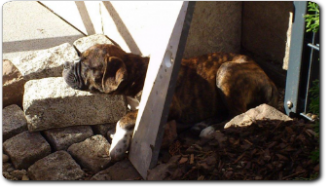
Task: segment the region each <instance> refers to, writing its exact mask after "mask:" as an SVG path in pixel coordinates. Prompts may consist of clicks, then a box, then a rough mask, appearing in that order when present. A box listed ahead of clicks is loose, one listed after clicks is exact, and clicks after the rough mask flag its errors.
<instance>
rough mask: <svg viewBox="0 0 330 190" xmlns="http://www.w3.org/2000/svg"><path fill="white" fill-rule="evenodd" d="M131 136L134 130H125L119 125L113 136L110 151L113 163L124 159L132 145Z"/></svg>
mask: <svg viewBox="0 0 330 190" xmlns="http://www.w3.org/2000/svg"><path fill="white" fill-rule="evenodd" d="M131 135H132V130H126V129H123V128H121V127H119V126H118V124H117V127H116V133H115V134H114V135H113V136H112V143H111V146H110V150H109V153H110V158H111V160H112V161H117V160H121V159H122V158H124V156H125V152H126V150H128V147H129V144H130V140H131Z"/></svg>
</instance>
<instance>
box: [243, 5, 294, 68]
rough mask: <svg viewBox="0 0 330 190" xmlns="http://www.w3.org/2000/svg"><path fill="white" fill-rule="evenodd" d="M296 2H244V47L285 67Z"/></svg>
mask: <svg viewBox="0 0 330 190" xmlns="http://www.w3.org/2000/svg"><path fill="white" fill-rule="evenodd" d="M292 11H293V2H292V1H285V2H284V1H277V2H275V1H260V2H250V1H246V2H243V12H242V15H243V16H242V48H244V49H246V50H247V51H249V52H251V53H253V54H255V55H257V56H260V57H261V58H262V59H264V60H268V61H271V62H273V63H275V64H278V65H280V67H282V63H283V58H284V55H285V46H286V41H287V30H288V26H289V18H290V12H292Z"/></svg>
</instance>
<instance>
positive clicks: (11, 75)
mask: <svg viewBox="0 0 330 190" xmlns="http://www.w3.org/2000/svg"><path fill="white" fill-rule="evenodd" d="M2 69H3V70H2V92H3V95H2V103H3V104H2V106H3V107H6V106H9V105H11V104H17V105H19V106H22V101H23V92H24V84H25V82H26V80H24V79H23V76H22V74H21V73H20V72H19V70H18V69H17V68H16V66H15V65H14V64H13V63H12V62H11V61H9V60H6V59H4V60H3V61H2Z"/></svg>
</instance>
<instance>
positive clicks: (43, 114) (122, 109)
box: [23, 77, 127, 131]
mask: <svg viewBox="0 0 330 190" xmlns="http://www.w3.org/2000/svg"><path fill="white" fill-rule="evenodd" d="M126 109H127V108H126V105H125V102H124V98H123V96H110V95H108V94H100V93H94V94H93V93H90V92H86V91H80V90H75V89H72V88H70V87H69V86H68V85H67V84H66V83H65V81H64V79H63V78H62V77H51V78H44V79H39V80H30V81H28V82H27V83H26V84H25V91H24V101H23V110H24V114H25V117H26V119H27V122H28V129H29V131H43V130H48V129H53V128H63V127H70V126H80V125H98V124H103V123H115V122H117V121H118V120H119V119H120V118H121V117H122V116H124V115H125V114H126Z"/></svg>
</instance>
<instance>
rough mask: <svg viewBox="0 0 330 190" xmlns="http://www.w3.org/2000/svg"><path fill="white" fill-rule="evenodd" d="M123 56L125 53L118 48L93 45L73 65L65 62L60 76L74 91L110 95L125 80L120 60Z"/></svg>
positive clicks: (124, 67) (124, 71)
mask: <svg viewBox="0 0 330 190" xmlns="http://www.w3.org/2000/svg"><path fill="white" fill-rule="evenodd" d="M112 55H116V56H112ZM124 56H125V52H124V51H122V50H121V49H120V48H119V47H116V46H113V45H108V44H106V45H105V44H103V45H95V46H92V47H91V48H89V49H87V50H86V51H85V52H83V53H82V54H81V56H80V58H79V59H78V60H76V61H75V62H74V63H73V64H72V63H69V62H66V63H65V65H64V70H63V73H62V75H63V78H64V80H65V82H66V83H67V84H68V85H69V86H70V87H72V88H74V89H78V90H86V91H91V92H100V93H107V94H110V93H113V92H115V91H116V89H117V88H118V86H119V85H120V84H121V82H122V81H124V80H125V78H126V75H127V71H126V66H125V64H124V62H123V61H122V59H121V57H122V58H124Z"/></svg>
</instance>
